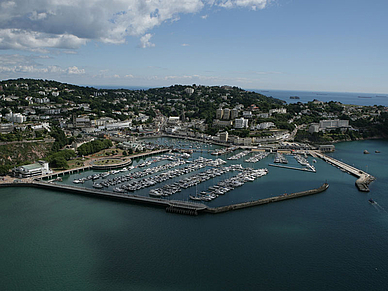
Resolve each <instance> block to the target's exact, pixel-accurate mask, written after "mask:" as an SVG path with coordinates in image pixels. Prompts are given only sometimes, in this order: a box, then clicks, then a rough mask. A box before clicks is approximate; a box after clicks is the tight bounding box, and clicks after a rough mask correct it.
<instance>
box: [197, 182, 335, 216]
mask: <svg viewBox="0 0 388 291" xmlns="http://www.w3.org/2000/svg"><path fill="white" fill-rule="evenodd" d="M327 188H329V184H327V183H324V184H323V185H322V186H321V187H319V188H316V189H312V190H307V191H302V192H296V193H292V194H283V195H280V196H275V197H270V198H264V199H259V200H256V201H251V202H243V203H239V204H233V205H228V206H222V207H215V208H210V207H208V208H207V209H206V210H205V212H208V213H213V214H217V213H222V212H227V211H232V210H237V209H243V208H247V207H253V206H258V205H263V204H269V203H272V202H279V201H284V200H288V199H294V198H300V197H304V196H308V195H313V194H318V193H321V192H323V191H325V190H326V189H327Z"/></svg>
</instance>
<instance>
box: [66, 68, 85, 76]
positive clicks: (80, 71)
mask: <svg viewBox="0 0 388 291" xmlns="http://www.w3.org/2000/svg"><path fill="white" fill-rule="evenodd" d="M67 73H68V74H74V75H80V74H85V69H78V68H77V67H76V66H73V67H69V68H68V69H67Z"/></svg>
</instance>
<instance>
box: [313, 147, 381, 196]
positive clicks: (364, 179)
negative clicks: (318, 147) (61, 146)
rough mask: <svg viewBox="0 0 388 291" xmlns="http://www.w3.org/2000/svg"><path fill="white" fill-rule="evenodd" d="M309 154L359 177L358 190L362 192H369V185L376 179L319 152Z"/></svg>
mask: <svg viewBox="0 0 388 291" xmlns="http://www.w3.org/2000/svg"><path fill="white" fill-rule="evenodd" d="M309 153H310V155H312V156H313V157H318V158H321V159H322V160H324V161H325V162H327V163H329V164H330V165H333V166H335V167H337V168H339V169H340V170H341V171H344V172H346V173H348V174H351V175H353V176H355V177H357V178H358V179H357V180H356V186H357V188H358V190H360V191H362V192H369V187H368V186H369V184H370V183H371V182H372V181H374V180H375V179H376V178H375V177H373V176H372V175H370V174H368V173H367V172H364V171H363V170H360V169H357V168H356V167H353V166H350V165H348V164H346V163H344V162H341V161H339V160H336V159H334V158H332V157H329V156H327V155H324V154H322V153H320V152H318V151H309Z"/></svg>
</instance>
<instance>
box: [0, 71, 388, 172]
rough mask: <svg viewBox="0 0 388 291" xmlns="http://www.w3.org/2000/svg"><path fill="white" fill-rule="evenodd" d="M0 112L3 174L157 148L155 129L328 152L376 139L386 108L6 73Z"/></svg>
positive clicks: (226, 89) (227, 89) (228, 142)
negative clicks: (151, 139)
mask: <svg viewBox="0 0 388 291" xmlns="http://www.w3.org/2000/svg"><path fill="white" fill-rule="evenodd" d="M290 97H292V98H296V97H295V96H290ZM0 109H1V110H0V113H1V114H0V117H1V123H0V132H1V135H0V142H1V144H0V147H2V151H1V153H2V154H1V157H0V169H1V171H0V172H1V173H2V174H9V173H10V170H11V169H13V168H15V167H17V166H21V165H25V164H29V163H34V162H37V161H38V160H46V161H48V162H49V164H50V167H52V168H54V169H55V168H56V169H66V168H69V167H70V168H71V167H77V166H80V165H83V164H84V162H83V161H84V160H85V156H87V155H90V154H93V153H96V152H98V151H101V150H105V152H104V154H105V155H107V156H109V155H111V156H115V155H116V156H117V155H121V156H130V155H131V154H134V153H141V152H144V151H149V150H154V149H155V145H153V144H150V143H148V142H147V141H146V140H144V138H146V137H155V136H161V135H166V136H171V137H181V138H190V139H196V140H200V141H206V142H210V143H216V144H219V145H225V146H245V147H254V148H260V147H268V146H271V147H275V148H287V149H309V148H319V147H321V149H322V150H323V151H331V150H333V149H334V146H333V145H332V143H333V142H336V141H345V140H357V139H363V138H371V137H382V136H385V135H386V134H387V129H388V126H387V123H388V118H387V117H388V113H387V107H384V106H357V105H347V104H341V103H339V102H333V101H331V102H328V103H324V102H322V101H319V100H313V101H311V102H308V103H307V104H305V103H301V102H297V103H290V104H287V103H286V102H284V101H281V100H278V99H275V98H272V97H267V96H264V95H262V94H259V93H255V92H252V91H246V90H243V89H240V88H237V87H231V86H200V85H195V84H193V85H191V86H182V85H175V86H171V87H166V88H154V89H148V90H126V89H109V90H108V89H96V88H91V87H80V86H75V85H70V84H65V83H59V82H55V81H48V80H34V79H17V80H5V81H1V82H0ZM77 157H78V158H79V159H76V158H77ZM74 161H76V162H74ZM45 167H47V165H45Z"/></svg>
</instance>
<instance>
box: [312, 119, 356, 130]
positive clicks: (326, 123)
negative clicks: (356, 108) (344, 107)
mask: <svg viewBox="0 0 388 291" xmlns="http://www.w3.org/2000/svg"><path fill="white" fill-rule="evenodd" d="M348 127H349V120H339V119H330V120H321V121H319V128H320V129H322V130H330V129H336V128H348Z"/></svg>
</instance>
